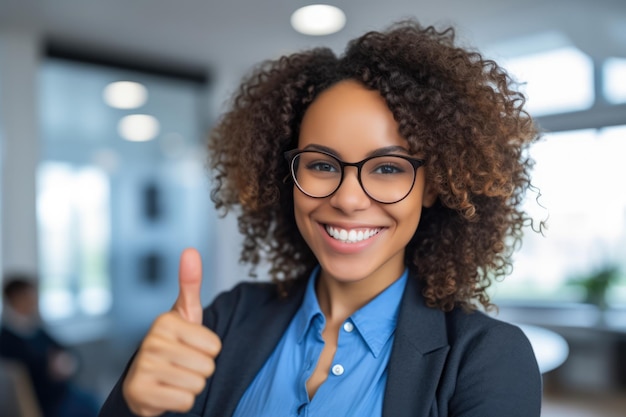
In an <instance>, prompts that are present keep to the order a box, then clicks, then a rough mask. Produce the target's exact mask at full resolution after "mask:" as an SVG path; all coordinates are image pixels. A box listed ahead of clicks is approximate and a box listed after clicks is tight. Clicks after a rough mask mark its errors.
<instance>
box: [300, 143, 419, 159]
mask: <svg viewBox="0 0 626 417" xmlns="http://www.w3.org/2000/svg"><path fill="white" fill-rule="evenodd" d="M304 149H311V150H316V151H323V152H327V153H329V154H331V155H334V156H337V157H340V154H339V152H337V151H335V150H334V149H333V148H329V147H327V146H323V145H316V144H311V145H307V146H305V147H304ZM394 153H402V154H405V155H410V153H409V150H408V149H406V148H404V147H402V146H398V145H393V146H385V147H384V148H378V149H374V150H373V151H371V152H368V153H367V155H366V157H367V158H369V157H370V156H381V155H389V154H394Z"/></svg>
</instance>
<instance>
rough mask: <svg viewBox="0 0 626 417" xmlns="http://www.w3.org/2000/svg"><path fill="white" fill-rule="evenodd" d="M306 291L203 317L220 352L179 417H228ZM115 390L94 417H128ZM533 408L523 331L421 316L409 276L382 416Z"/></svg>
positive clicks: (536, 398)
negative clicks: (208, 375)
mask: <svg viewBox="0 0 626 417" xmlns="http://www.w3.org/2000/svg"><path fill="white" fill-rule="evenodd" d="M305 287H306V286H305V285H304V281H302V282H300V283H297V284H295V285H294V287H293V288H292V289H291V291H290V294H289V296H287V297H286V298H281V297H279V296H278V292H277V290H276V286H275V285H274V284H266V283H244V284H239V285H238V286H237V287H235V288H234V289H233V290H231V291H229V292H226V293H224V294H221V295H220V296H218V297H217V298H216V300H215V301H214V302H213V304H212V305H211V306H209V307H208V308H206V309H205V310H204V319H203V321H204V324H205V325H206V326H208V327H209V328H211V329H212V330H213V331H214V332H216V333H217V334H218V335H219V336H220V338H221V339H222V352H221V353H220V355H219V356H218V358H217V359H216V369H215V373H214V374H213V376H212V377H211V378H209V379H208V381H207V385H206V387H205V389H204V391H203V392H202V393H200V394H199V395H198V397H197V398H196V403H195V405H194V407H193V408H192V410H191V411H190V412H189V413H188V414H184V415H185V416H202V417H230V416H232V414H233V413H234V411H235V408H236V407H237V404H238V402H239V400H240V398H241V397H242V396H243V394H244V392H245V390H246V389H247V387H248V386H249V385H250V383H251V382H252V380H253V379H254V377H255V376H256V374H257V373H258V371H259V370H260V369H261V367H262V366H263V364H264V363H265V361H266V359H267V358H268V357H269V356H270V354H271V353H272V351H273V350H274V347H275V346H276V345H277V343H278V341H279V340H280V338H281V336H282V335H283V332H284V331H285V330H286V329H287V326H288V325H289V323H290V321H291V318H292V317H293V316H294V314H295V313H296V311H297V310H298V307H299V306H300V303H301V301H302V298H303V295H304V290H305ZM122 378H123V376H122ZM121 381H122V379H120V381H119V382H118V383H117V385H116V386H115V387H114V388H113V391H112V392H111V394H110V395H109V398H108V399H107V401H106V402H105V404H104V406H103V407H102V410H101V413H100V416H101V417H124V416H134V414H133V413H131V412H130V410H129V409H128V407H127V406H126V404H125V402H124V399H123V397H122V393H121ZM540 408H541V375H540V373H539V370H538V367H537V362H536V360H535V357H534V354H533V351H532V348H531V346H530V343H529V342H528V339H527V338H526V337H525V335H524V334H523V333H522V331H521V330H520V329H519V328H517V327H515V326H512V325H510V324H507V323H504V322H501V321H498V320H495V319H493V318H491V317H488V316H487V315H485V314H483V313H480V312H472V313H466V312H464V311H463V310H461V309H455V310H453V311H451V312H449V313H444V312H442V311H440V310H437V309H433V308H429V307H427V306H426V305H425V303H424V299H423V297H422V295H421V285H420V284H419V283H418V282H417V279H416V278H415V277H410V278H409V280H408V283H407V287H406V290H405V292H404V295H403V298H402V304H401V307H400V312H399V316H398V323H397V328H396V332H395V340H394V344H393V348H392V352H391V357H390V359H389V365H388V379H387V387H386V389H385V397H384V401H383V417H409V416H411V417H446V416H449V417H452V416H454V417H539V415H540ZM166 415H167V416H174V415H179V414H171V413H168V414H166ZM276 417H281V416H276ZM329 417H341V416H329Z"/></svg>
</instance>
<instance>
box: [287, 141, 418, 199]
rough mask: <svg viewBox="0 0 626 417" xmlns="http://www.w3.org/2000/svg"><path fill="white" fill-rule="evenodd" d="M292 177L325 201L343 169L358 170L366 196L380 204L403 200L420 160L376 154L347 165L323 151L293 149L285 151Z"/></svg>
mask: <svg viewBox="0 0 626 417" xmlns="http://www.w3.org/2000/svg"><path fill="white" fill-rule="evenodd" d="M285 158H286V159H287V161H288V162H289V167H290V170H291V177H292V178H293V180H294V182H295V184H296V186H297V187H298V189H299V190H300V191H302V192H303V193H304V194H306V195H308V196H309V197H313V198H325V197H328V196H330V195H332V194H333V193H334V192H335V191H337V190H338V189H339V187H340V186H341V183H342V182H343V179H344V177H345V168H346V167H356V168H357V178H358V180H359V184H360V185H361V188H362V189H363V191H365V194H367V195H368V196H369V197H370V198H371V199H372V200H375V201H377V202H379V203H383V204H393V203H397V202H399V201H400V200H403V199H404V198H405V197H406V196H407V195H409V193H410V192H411V190H412V189H413V185H414V184H415V176H416V173H417V169H418V168H419V167H421V166H422V165H424V164H425V163H426V161H424V160H423V159H415V158H411V157H408V156H404V155H376V156H371V157H369V158H365V159H364V160H362V161H360V162H355V163H350V162H344V161H342V160H340V159H338V158H337V157H336V156H334V155H331V154H329V153H326V152H323V151H313V150H304V151H303V150H299V149H293V150H291V151H287V152H285Z"/></svg>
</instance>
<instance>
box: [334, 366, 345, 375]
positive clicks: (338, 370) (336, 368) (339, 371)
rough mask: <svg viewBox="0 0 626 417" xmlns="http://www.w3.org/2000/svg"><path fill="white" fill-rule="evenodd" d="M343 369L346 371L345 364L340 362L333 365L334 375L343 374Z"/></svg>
mask: <svg viewBox="0 0 626 417" xmlns="http://www.w3.org/2000/svg"><path fill="white" fill-rule="evenodd" d="M343 371H344V369H343V366H341V365H339V364H337V365H334V366H333V369H332V372H333V375H336V376H340V375H343Z"/></svg>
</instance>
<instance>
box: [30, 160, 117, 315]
mask: <svg viewBox="0 0 626 417" xmlns="http://www.w3.org/2000/svg"><path fill="white" fill-rule="evenodd" d="M38 187H39V189H38V199H37V220H38V227H39V245H40V247H39V252H40V254H41V257H40V268H41V270H42V276H43V277H44V278H45V279H43V280H42V283H41V285H42V287H41V300H40V307H41V314H42V316H44V317H46V318H47V319H49V320H57V319H63V318H67V317H71V316H73V315H77V314H85V315H101V314H104V313H106V312H108V310H109V308H110V307H111V291H110V282H109V273H108V259H109V256H108V255H109V253H108V251H109V241H110V218H109V204H110V201H109V200H110V195H109V183H108V179H107V177H106V175H105V174H104V172H102V171H101V170H99V169H98V168H96V167H77V166H72V165H70V164H67V163H59V162H45V163H43V164H41V165H40V167H39V171H38Z"/></svg>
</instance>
